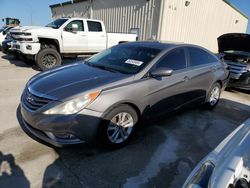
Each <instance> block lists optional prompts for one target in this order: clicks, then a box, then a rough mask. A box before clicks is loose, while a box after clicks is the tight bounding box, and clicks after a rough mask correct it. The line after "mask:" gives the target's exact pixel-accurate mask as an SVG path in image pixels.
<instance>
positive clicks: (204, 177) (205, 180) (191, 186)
mask: <svg viewBox="0 0 250 188" xmlns="http://www.w3.org/2000/svg"><path fill="white" fill-rule="evenodd" d="M213 170H214V164H213V163H212V162H210V161H207V162H205V163H204V164H203V165H202V167H201V168H200V169H199V170H198V171H197V172H196V173H195V175H194V176H193V177H192V178H191V180H190V181H189V182H188V183H187V186H186V187H185V188H203V187H208V186H209V181H210V178H211V176H212V173H213Z"/></svg>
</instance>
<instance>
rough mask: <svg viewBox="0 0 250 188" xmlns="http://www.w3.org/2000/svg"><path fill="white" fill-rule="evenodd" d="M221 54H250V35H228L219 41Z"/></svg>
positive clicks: (222, 36)
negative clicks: (228, 52)
mask: <svg viewBox="0 0 250 188" xmlns="http://www.w3.org/2000/svg"><path fill="white" fill-rule="evenodd" d="M217 41H218V49H219V53H222V52H225V51H228V50H234V51H243V52H250V35H248V34H243V33H228V34H224V35H221V36H220V37H218V39H217Z"/></svg>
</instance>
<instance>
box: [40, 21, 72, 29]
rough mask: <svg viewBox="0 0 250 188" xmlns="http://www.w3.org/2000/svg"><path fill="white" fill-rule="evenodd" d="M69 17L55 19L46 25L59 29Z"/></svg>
mask: <svg viewBox="0 0 250 188" xmlns="http://www.w3.org/2000/svg"><path fill="white" fill-rule="evenodd" d="M67 20H68V19H57V20H54V21H53V22H51V23H49V24H48V25H46V26H45V27H51V28H53V29H58V28H59V27H61V26H62V25H63V24H64V23H65V22H66V21H67Z"/></svg>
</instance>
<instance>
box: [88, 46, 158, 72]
mask: <svg viewBox="0 0 250 188" xmlns="http://www.w3.org/2000/svg"><path fill="white" fill-rule="evenodd" d="M160 51H161V50H160V49H153V48H148V47H141V46H140V47H138V46H137V47H136V46H130V45H117V46H115V47H112V48H109V49H107V50H105V51H103V52H101V53H99V54H97V55H95V56H93V57H92V58H90V59H88V60H87V61H86V64H87V65H90V66H94V67H98V68H102V69H106V70H110V71H114V72H120V73H124V74H135V73H138V72H139V71H140V70H142V69H143V68H144V67H145V66H146V65H147V64H148V63H149V62H150V61H151V60H152V59H154V58H155V56H157V54H159V53H160Z"/></svg>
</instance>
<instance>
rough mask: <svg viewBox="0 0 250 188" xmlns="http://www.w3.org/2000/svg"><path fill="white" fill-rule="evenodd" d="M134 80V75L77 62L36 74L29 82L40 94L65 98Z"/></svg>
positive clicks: (59, 98) (31, 87)
mask: <svg viewBox="0 0 250 188" xmlns="http://www.w3.org/2000/svg"><path fill="white" fill-rule="evenodd" d="M131 80H133V76H129V75H125V74H121V73H114V72H110V71H107V70H102V69H98V68H95V67H90V66H88V65H85V64H84V63H75V64H71V65H67V66H63V67H59V68H56V69H53V70H49V71H45V72H43V73H40V74H38V75H36V76H34V77H33V78H32V79H31V80H30V81H29V82H28V84H27V87H28V88H29V90H30V91H31V92H32V91H33V92H34V93H37V94H39V96H50V97H52V98H55V99H57V100H61V101H62V100H64V99H66V98H70V97H73V96H74V95H79V94H81V93H85V92H88V91H91V90H103V89H107V88H108V87H114V86H116V85H119V84H123V83H125V82H127V81H131Z"/></svg>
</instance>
